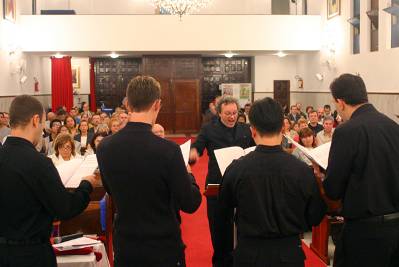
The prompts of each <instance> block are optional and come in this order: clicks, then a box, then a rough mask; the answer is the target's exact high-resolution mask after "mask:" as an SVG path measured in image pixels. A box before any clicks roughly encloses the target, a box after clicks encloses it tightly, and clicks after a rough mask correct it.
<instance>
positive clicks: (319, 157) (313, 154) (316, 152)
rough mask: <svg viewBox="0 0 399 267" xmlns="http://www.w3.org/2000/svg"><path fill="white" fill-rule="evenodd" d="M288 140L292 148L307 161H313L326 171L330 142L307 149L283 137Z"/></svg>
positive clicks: (289, 138)
mask: <svg viewBox="0 0 399 267" xmlns="http://www.w3.org/2000/svg"><path fill="white" fill-rule="evenodd" d="M284 136H285V137H286V138H287V139H288V140H290V141H291V142H292V143H293V144H294V146H296V147H297V148H298V149H299V150H301V151H302V152H303V153H304V154H305V155H306V156H307V157H308V158H309V159H311V160H313V161H314V162H316V163H317V164H319V165H320V167H322V168H323V169H325V170H327V167H328V156H329V155H330V147H331V142H328V143H325V144H323V145H321V146H318V147H316V148H314V149H307V148H306V147H304V146H302V145H300V144H298V143H297V142H295V141H294V140H293V139H292V138H291V137H290V136H287V135H284Z"/></svg>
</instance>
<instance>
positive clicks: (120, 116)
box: [118, 111, 129, 129]
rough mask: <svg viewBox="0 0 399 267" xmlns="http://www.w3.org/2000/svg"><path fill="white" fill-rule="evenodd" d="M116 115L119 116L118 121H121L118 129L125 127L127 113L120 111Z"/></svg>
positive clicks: (127, 117) (127, 118)
mask: <svg viewBox="0 0 399 267" xmlns="http://www.w3.org/2000/svg"><path fill="white" fill-rule="evenodd" d="M118 117H119V121H120V122H121V124H120V126H119V128H120V129H122V128H125V126H126V124H127V122H128V120H129V116H128V114H127V113H126V112H125V111H122V112H120V113H119V115H118Z"/></svg>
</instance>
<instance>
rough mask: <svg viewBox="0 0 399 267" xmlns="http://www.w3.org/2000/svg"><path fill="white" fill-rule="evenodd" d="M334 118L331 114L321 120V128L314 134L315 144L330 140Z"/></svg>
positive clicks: (318, 144)
mask: <svg viewBox="0 0 399 267" xmlns="http://www.w3.org/2000/svg"><path fill="white" fill-rule="evenodd" d="M333 126H334V118H333V117H331V116H325V117H324V120H323V130H322V131H320V132H319V133H318V134H317V135H316V145H317V146H320V145H322V144H325V143H328V142H331V140H332V136H333V133H334V128H333Z"/></svg>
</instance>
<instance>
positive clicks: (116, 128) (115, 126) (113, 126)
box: [108, 117, 121, 134]
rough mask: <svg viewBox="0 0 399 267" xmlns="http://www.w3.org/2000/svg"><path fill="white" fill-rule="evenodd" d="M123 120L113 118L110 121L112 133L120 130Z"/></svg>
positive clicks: (109, 126)
mask: <svg viewBox="0 0 399 267" xmlns="http://www.w3.org/2000/svg"><path fill="white" fill-rule="evenodd" d="M120 125H121V121H120V120H119V119H118V118H115V117H114V118H111V119H110V120H109V122H108V128H109V131H110V134H115V133H117V132H118V131H119V128H120Z"/></svg>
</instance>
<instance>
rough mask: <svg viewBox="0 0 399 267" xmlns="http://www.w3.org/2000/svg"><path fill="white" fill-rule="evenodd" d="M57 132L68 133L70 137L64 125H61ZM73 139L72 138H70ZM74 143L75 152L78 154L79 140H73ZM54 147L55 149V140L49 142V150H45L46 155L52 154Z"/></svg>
mask: <svg viewBox="0 0 399 267" xmlns="http://www.w3.org/2000/svg"><path fill="white" fill-rule="evenodd" d="M59 134H69V135H70V136H71V138H72V135H71V132H70V131H69V128H68V127H66V126H65V125H62V126H61V127H60V132H59ZM72 139H73V138H72ZM74 144H75V153H76V154H79V153H80V146H81V145H80V142H78V141H76V140H74ZM54 149H55V142H51V143H49V150H48V151H47V155H52V154H54Z"/></svg>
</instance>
